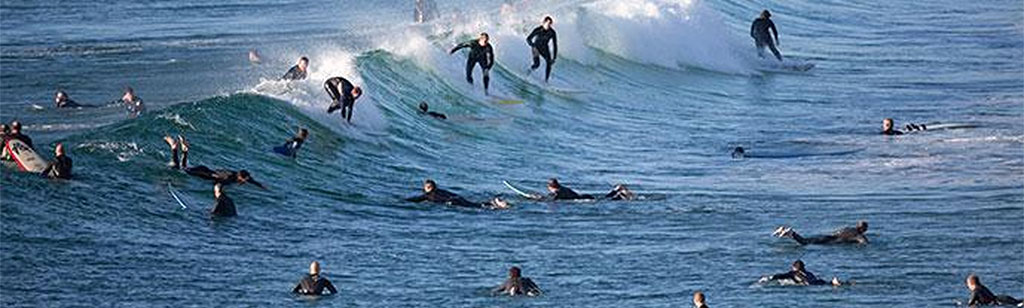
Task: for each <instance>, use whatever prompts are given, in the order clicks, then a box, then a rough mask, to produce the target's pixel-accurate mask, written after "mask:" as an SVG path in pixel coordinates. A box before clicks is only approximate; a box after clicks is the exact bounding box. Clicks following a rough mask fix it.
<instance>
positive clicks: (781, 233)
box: [772, 220, 868, 245]
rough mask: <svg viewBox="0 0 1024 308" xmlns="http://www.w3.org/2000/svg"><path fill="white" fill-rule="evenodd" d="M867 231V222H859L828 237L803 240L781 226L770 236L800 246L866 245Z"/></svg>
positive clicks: (788, 228) (813, 237)
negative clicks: (790, 241)
mask: <svg viewBox="0 0 1024 308" xmlns="http://www.w3.org/2000/svg"><path fill="white" fill-rule="evenodd" d="M867 231H868V222H867V221H863V220H861V221H858V222H857V226H856V227H852V228H850V227H847V228H842V229H839V230H837V231H835V232H833V233H832V234H829V235H821V236H812V237H806V238H805V237H802V236H800V234H797V233H796V231H793V228H791V227H787V226H781V227H779V228H778V229H775V232H774V233H772V234H773V235H775V236H778V237H789V238H792V239H793V240H794V241H796V242H797V243H800V245H809V244H818V245H824V244H867V243H868V238H867V236H865V235H864V233H865V232H867Z"/></svg>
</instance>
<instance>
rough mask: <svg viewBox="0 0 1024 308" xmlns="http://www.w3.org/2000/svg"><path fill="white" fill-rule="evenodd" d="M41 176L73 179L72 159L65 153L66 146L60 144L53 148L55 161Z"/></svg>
mask: <svg viewBox="0 0 1024 308" xmlns="http://www.w3.org/2000/svg"><path fill="white" fill-rule="evenodd" d="M39 174H40V175H42V176H44V177H48V178H52V179H64V180H70V179H71V157H68V156H67V155H66V154H65V153H64V144H62V143H58V144H57V146H55V147H54V148H53V161H52V162H50V163H49V164H47V165H46V168H45V169H43V171H42V172H40V173H39Z"/></svg>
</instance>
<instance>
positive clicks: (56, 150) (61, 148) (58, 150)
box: [53, 143, 64, 157]
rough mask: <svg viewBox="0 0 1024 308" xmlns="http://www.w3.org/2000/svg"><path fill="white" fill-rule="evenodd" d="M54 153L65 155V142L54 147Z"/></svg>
mask: <svg viewBox="0 0 1024 308" xmlns="http://www.w3.org/2000/svg"><path fill="white" fill-rule="evenodd" d="M53 155H54V156H57V157H61V156H64V144H63V143H58V144H57V146H55V147H53Z"/></svg>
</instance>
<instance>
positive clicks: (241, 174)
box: [238, 170, 252, 183]
mask: <svg viewBox="0 0 1024 308" xmlns="http://www.w3.org/2000/svg"><path fill="white" fill-rule="evenodd" d="M248 181H252V175H251V174H249V170H240V171H238V182H239V183H245V182H248Z"/></svg>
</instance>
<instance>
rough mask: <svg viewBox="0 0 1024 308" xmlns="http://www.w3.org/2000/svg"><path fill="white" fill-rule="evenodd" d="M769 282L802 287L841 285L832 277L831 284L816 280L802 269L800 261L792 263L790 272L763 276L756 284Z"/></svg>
mask: <svg viewBox="0 0 1024 308" xmlns="http://www.w3.org/2000/svg"><path fill="white" fill-rule="evenodd" d="M770 281H775V282H779V283H783V284H795V285H803V286H817V285H827V284H830V283H831V285H833V286H839V285H841V284H842V283H841V282H840V281H839V278H837V277H832V281H831V282H829V281H825V280H821V279H818V277H816V276H814V274H811V272H809V271H807V269H805V268H804V261H800V260H796V261H795V262H793V266H792V270H790V271H789V272H786V273H782V274H775V275H771V276H764V277H761V279H760V280H758V282H760V283H765V282H770Z"/></svg>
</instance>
